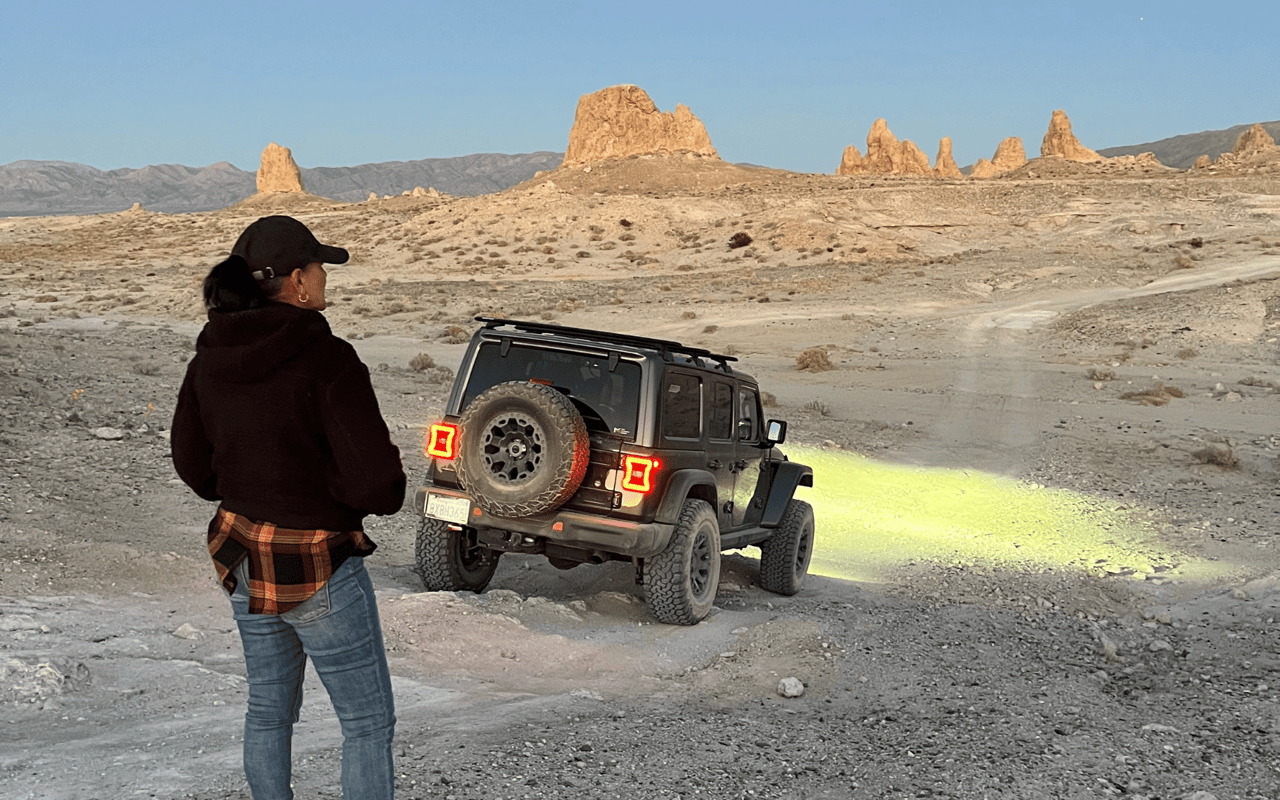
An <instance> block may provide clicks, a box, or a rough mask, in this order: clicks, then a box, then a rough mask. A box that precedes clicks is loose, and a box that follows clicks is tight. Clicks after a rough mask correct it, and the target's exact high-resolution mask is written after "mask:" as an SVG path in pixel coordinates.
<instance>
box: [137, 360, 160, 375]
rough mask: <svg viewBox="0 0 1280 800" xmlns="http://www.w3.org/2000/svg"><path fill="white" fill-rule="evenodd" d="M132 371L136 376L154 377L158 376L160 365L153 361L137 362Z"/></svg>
mask: <svg viewBox="0 0 1280 800" xmlns="http://www.w3.org/2000/svg"><path fill="white" fill-rule="evenodd" d="M133 371H134V372H135V373H137V374H138V375H146V376H147V377H154V376H156V375H159V374H160V365H159V364H157V363H155V362H153V361H139V362H137V363H135V364H134V365H133Z"/></svg>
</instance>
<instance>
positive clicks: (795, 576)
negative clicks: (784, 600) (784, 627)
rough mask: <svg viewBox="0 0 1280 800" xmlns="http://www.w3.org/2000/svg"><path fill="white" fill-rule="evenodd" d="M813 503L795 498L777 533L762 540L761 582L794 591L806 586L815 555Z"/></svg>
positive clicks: (785, 591)
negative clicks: (810, 562) (811, 560)
mask: <svg viewBox="0 0 1280 800" xmlns="http://www.w3.org/2000/svg"><path fill="white" fill-rule="evenodd" d="M813 526H814V522H813V506H811V505H809V504H808V503H806V502H805V501H803V500H796V499H794V498H793V499H792V500H790V501H789V502H788V503H787V508H786V510H785V511H783V512H782V520H781V521H780V522H779V523H778V527H777V529H776V530H774V532H773V535H772V536H770V537H769V538H768V539H766V540H764V541H763V542H761V543H760V585H761V586H762V587H763V588H765V589H767V590H768V591H770V592H774V593H775V594H783V595H787V596H790V595H793V594H795V593H797V592H799V591H800V589H801V588H802V587H803V586H804V579H805V576H806V575H808V574H809V561H810V559H812V558H813Z"/></svg>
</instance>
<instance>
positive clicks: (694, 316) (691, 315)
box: [680, 311, 698, 319]
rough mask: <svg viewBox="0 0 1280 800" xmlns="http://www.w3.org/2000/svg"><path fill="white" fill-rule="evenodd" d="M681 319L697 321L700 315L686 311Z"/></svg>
mask: <svg viewBox="0 0 1280 800" xmlns="http://www.w3.org/2000/svg"><path fill="white" fill-rule="evenodd" d="M680 317H681V319H697V318H698V315H697V313H696V312H693V311H686V312H684V313H683V314H681V315H680Z"/></svg>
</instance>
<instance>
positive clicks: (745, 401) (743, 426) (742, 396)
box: [738, 386, 760, 442]
mask: <svg viewBox="0 0 1280 800" xmlns="http://www.w3.org/2000/svg"><path fill="white" fill-rule="evenodd" d="M738 441H740V442H758V441H760V395H758V394H756V391H755V390H754V389H749V388H747V387H746V386H743V387H742V388H740V389H739V390H738Z"/></svg>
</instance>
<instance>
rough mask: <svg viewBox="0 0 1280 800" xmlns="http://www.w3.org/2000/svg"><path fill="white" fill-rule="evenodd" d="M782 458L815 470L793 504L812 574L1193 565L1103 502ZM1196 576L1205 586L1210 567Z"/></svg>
mask: <svg viewBox="0 0 1280 800" xmlns="http://www.w3.org/2000/svg"><path fill="white" fill-rule="evenodd" d="M785 449H786V451H787V454H788V456H789V457H790V458H792V459H793V460H795V461H799V462H800V463H802V464H808V465H810V466H811V467H813V473H814V474H813V482H814V488H813V489H803V488H802V489H800V490H799V491H798V492H797V497H800V498H801V499H803V500H807V501H808V502H810V503H812V504H813V507H814V513H815V515H816V518H817V529H816V537H815V539H816V541H815V543H814V554H813V562H812V564H811V566H810V570H811V571H812V572H814V573H816V574H820V575H827V576H831V577H838V578H847V579H851V580H860V581H876V580H880V579H882V578H884V577H885V576H886V574H887V573H889V572H892V571H896V570H897V568H899V567H902V566H904V565H907V564H910V563H911V562H932V563H941V564H960V565H965V566H971V567H975V568H979V569H982V568H1020V569H1032V570H1035V571H1041V570H1065V571H1077V572H1088V573H1094V574H1102V573H1112V574H1122V575H1125V574H1150V573H1153V572H1158V571H1161V570H1163V569H1169V568H1172V567H1174V566H1178V565H1186V564H1187V563H1188V562H1189V561H1190V559H1189V557H1188V556H1186V555H1185V554H1182V553H1178V552H1176V551H1174V550H1173V549H1171V548H1169V547H1166V546H1164V545H1162V544H1161V543H1160V542H1159V541H1158V540H1157V538H1156V531H1155V528H1154V526H1153V524H1152V523H1151V522H1150V520H1149V518H1148V516H1147V513H1146V512H1138V511H1134V510H1132V509H1126V508H1124V507H1121V506H1120V505H1118V504H1116V503H1114V502H1110V501H1106V500H1103V499H1100V498H1096V497H1090V496H1087V495H1083V494H1077V493H1075V492H1070V491H1065V490H1060V489H1048V488H1045V487H1043V486H1038V485H1035V484H1032V483H1027V482H1025V481H1019V480H1015V479H1012V478H1007V477H1002V476H998V475H992V474H990V473H984V472H979V471H975V470H955V469H940V468H923V467H910V466H901V465H896V464H886V463H883V462H879V461H875V460H873V459H869V458H866V457H864V456H860V455H857V454H854V453H849V452H844V451H832V450H821V449H817V448H812V447H802V446H795V445H791V446H788V447H786V448H785ZM1198 567H1199V569H1197V572H1198V574H1199V576H1200V577H1210V576H1209V575H1208V574H1207V573H1206V568H1207V567H1208V565H1205V564H1200V565H1198ZM1220 569H1221V570H1222V571H1223V572H1225V571H1226V569H1225V567H1222V568H1220ZM1209 571H1210V572H1217V571H1218V569H1209Z"/></svg>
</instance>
